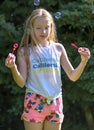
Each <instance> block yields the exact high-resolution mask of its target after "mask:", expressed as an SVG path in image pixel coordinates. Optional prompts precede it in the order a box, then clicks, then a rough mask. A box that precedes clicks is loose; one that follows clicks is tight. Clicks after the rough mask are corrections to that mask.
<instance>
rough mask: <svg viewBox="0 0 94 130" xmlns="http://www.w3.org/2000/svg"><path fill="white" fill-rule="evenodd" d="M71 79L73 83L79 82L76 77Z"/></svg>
mask: <svg viewBox="0 0 94 130" xmlns="http://www.w3.org/2000/svg"><path fill="white" fill-rule="evenodd" d="M69 79H70V80H71V81H72V82H76V81H77V80H78V78H76V77H69Z"/></svg>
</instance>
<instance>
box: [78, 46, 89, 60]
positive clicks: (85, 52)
mask: <svg viewBox="0 0 94 130" xmlns="http://www.w3.org/2000/svg"><path fill="white" fill-rule="evenodd" d="M78 52H79V53H80V55H81V60H82V61H88V60H89V59H90V56H91V55H90V50H89V49H88V48H86V47H79V48H78Z"/></svg>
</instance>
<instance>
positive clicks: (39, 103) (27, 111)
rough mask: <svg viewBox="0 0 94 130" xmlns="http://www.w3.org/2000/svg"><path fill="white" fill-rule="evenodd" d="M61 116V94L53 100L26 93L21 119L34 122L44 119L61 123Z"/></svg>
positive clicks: (62, 116)
mask: <svg viewBox="0 0 94 130" xmlns="http://www.w3.org/2000/svg"><path fill="white" fill-rule="evenodd" d="M63 118H64V115H63V103H62V96H61V97H59V98H56V99H54V100H47V98H45V97H43V96H41V95H39V94H35V93H31V92H27V93H26V95H25V101H24V111H23V114H22V117H21V119H23V120H25V121H28V122H36V123H39V122H43V121H44V120H47V121H50V122H55V123H62V122H63Z"/></svg>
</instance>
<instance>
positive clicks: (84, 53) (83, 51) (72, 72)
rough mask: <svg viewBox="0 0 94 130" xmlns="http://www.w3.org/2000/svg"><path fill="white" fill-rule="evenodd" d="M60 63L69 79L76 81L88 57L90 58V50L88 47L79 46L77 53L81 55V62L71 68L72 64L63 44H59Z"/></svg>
mask: <svg viewBox="0 0 94 130" xmlns="http://www.w3.org/2000/svg"><path fill="white" fill-rule="evenodd" d="M61 50H62V51H61V52H62V53H61V65H62V67H63V69H64V71H65V72H66V74H67V75H68V77H69V79H70V80H72V81H76V80H78V79H79V77H80V76H81V74H82V72H83V70H84V68H85V66H86V64H87V61H88V59H89V58H90V51H89V49H88V48H79V49H78V53H80V55H81V62H80V64H79V65H78V67H77V68H75V69H74V68H73V66H72V64H71V63H70V61H69V59H68V56H67V53H66V50H65V48H64V47H63V46H61Z"/></svg>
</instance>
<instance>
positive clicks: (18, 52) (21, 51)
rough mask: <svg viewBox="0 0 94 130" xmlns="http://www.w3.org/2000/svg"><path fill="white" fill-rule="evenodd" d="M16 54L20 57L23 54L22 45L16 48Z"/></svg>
mask: <svg viewBox="0 0 94 130" xmlns="http://www.w3.org/2000/svg"><path fill="white" fill-rule="evenodd" d="M17 55H18V56H21V57H22V56H24V47H21V48H19V49H18V51H17Z"/></svg>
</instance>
